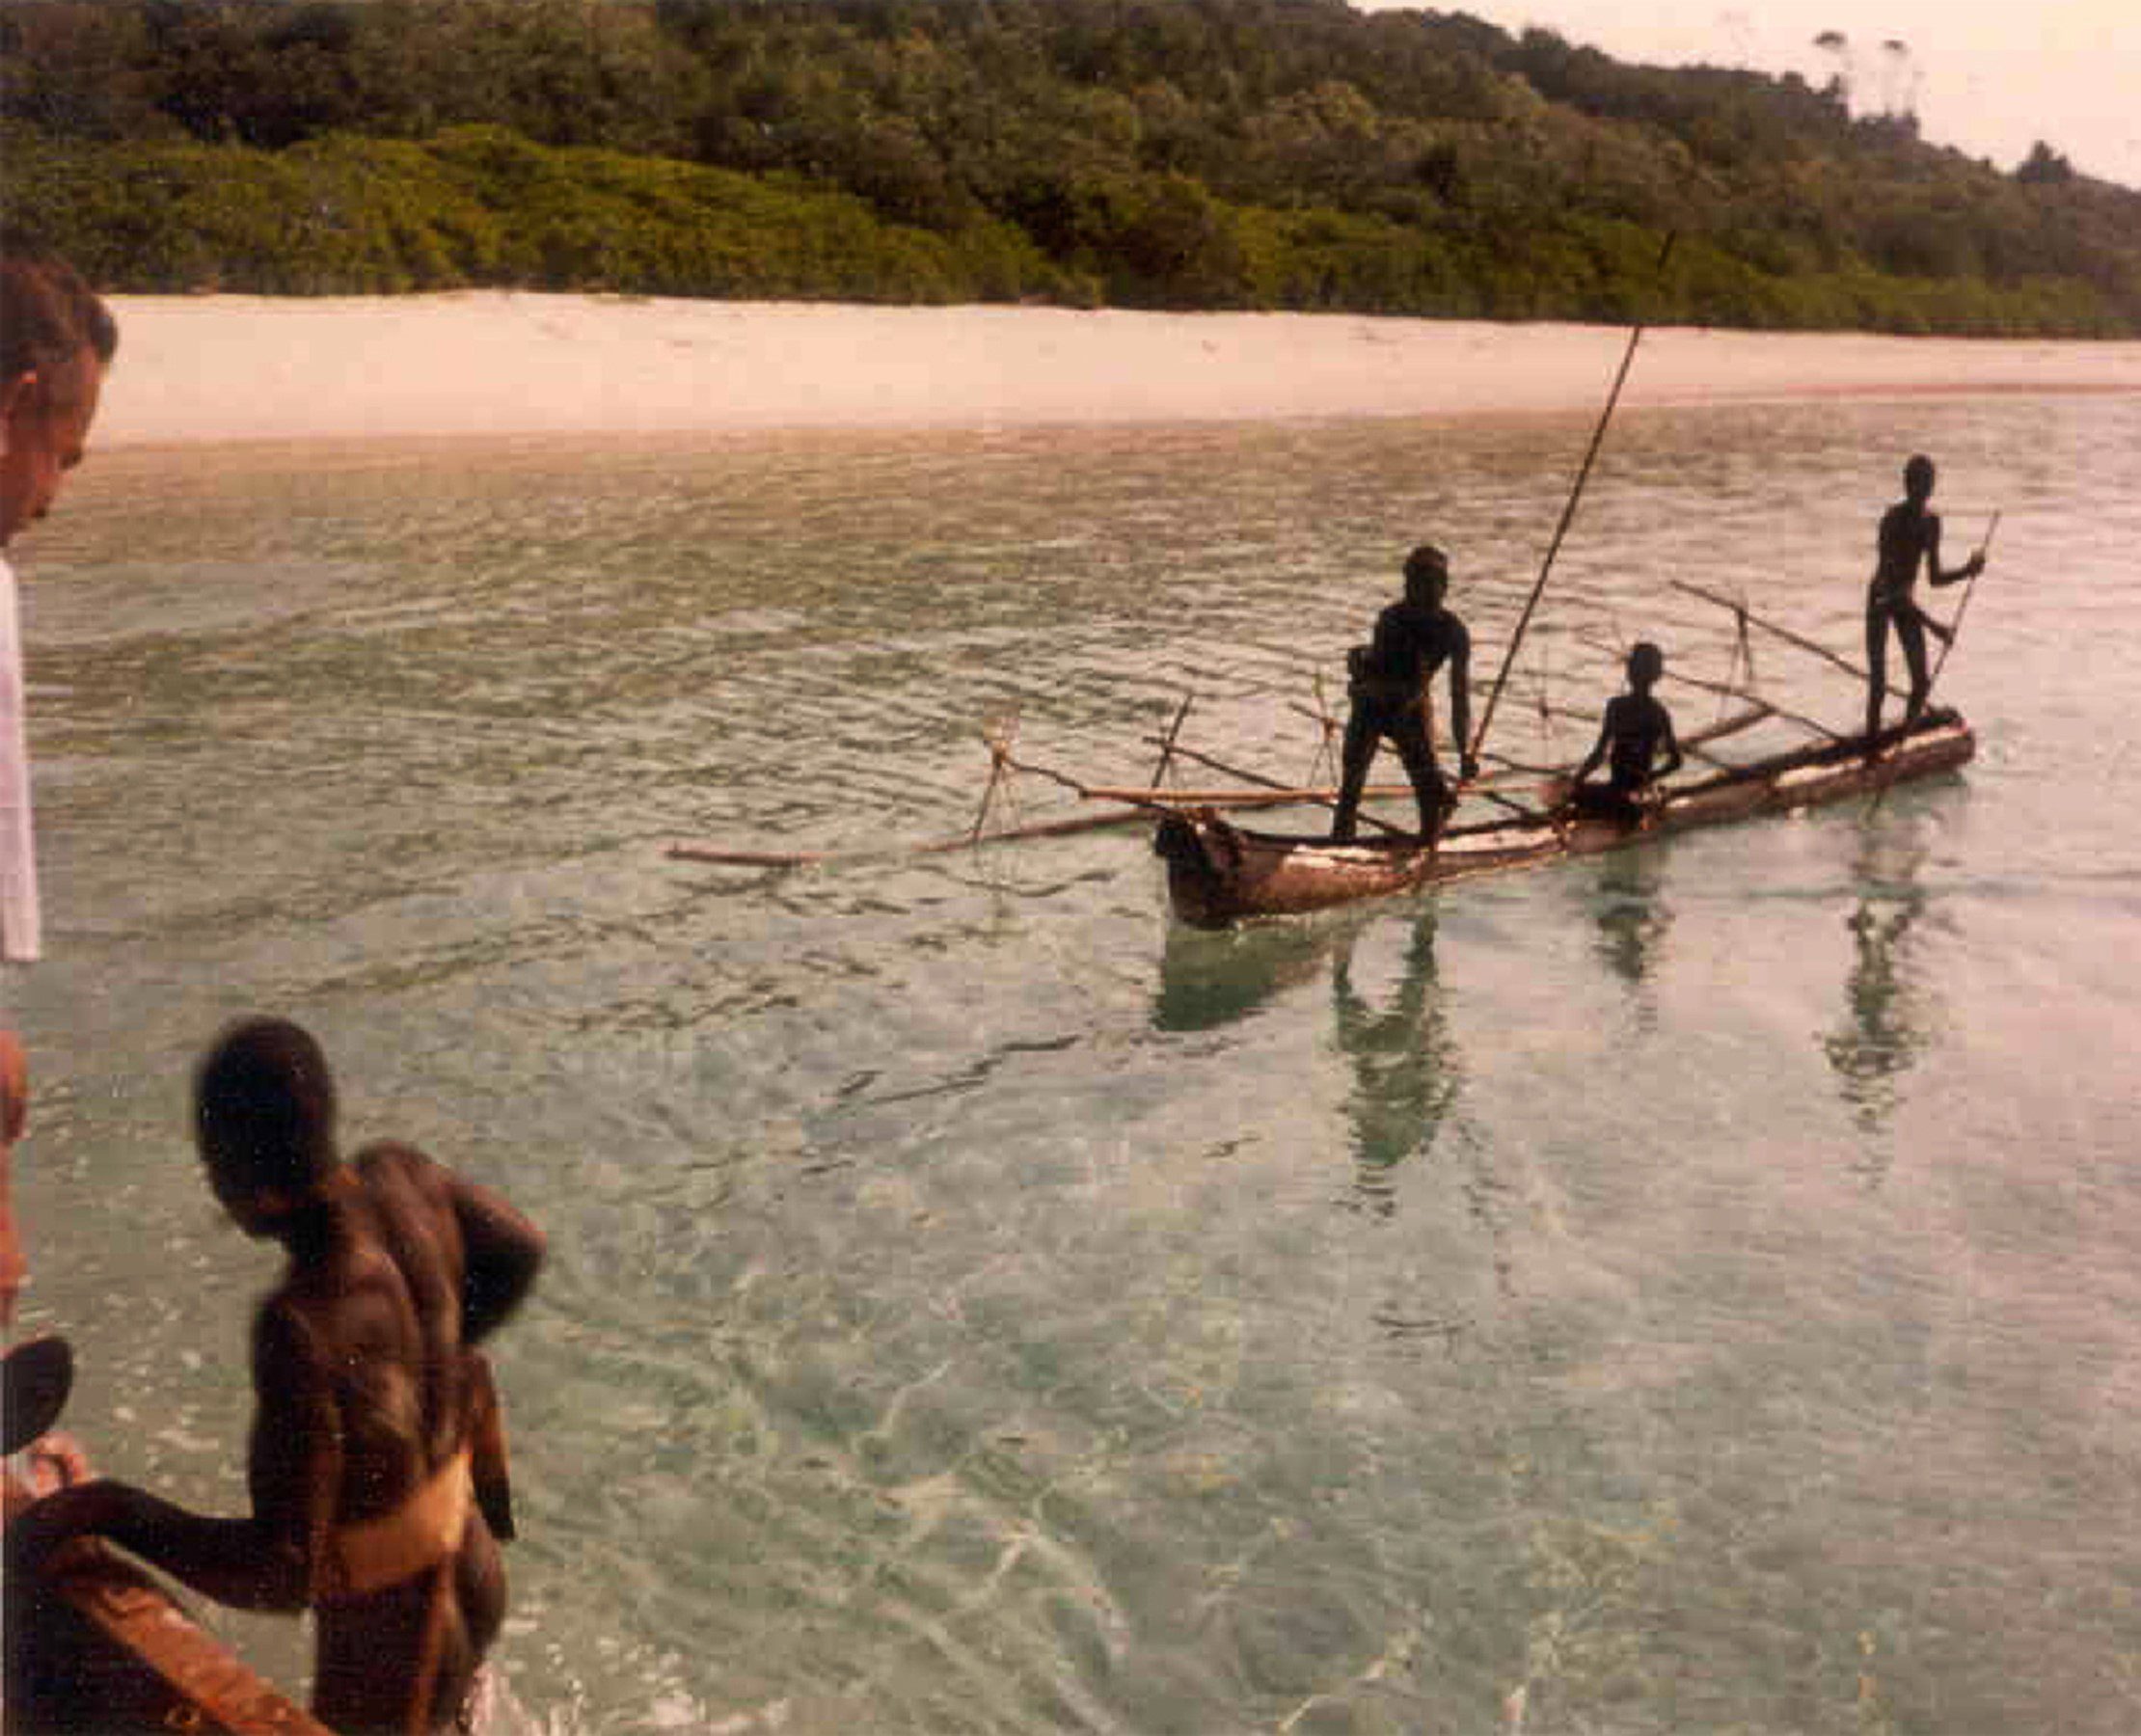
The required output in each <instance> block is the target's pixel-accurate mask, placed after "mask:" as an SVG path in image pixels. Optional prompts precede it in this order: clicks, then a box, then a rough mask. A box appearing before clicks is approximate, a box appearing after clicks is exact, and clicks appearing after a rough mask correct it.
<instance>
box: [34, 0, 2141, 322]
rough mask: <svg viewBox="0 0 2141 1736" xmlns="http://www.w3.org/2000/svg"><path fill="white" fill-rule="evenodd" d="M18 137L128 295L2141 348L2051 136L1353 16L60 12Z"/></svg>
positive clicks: (281, 8) (1267, 1) (44, 234)
mask: <svg viewBox="0 0 2141 1736" xmlns="http://www.w3.org/2000/svg"><path fill="white" fill-rule="evenodd" d="M2055 119H2056V118H2050V120H2048V121H2047V125H2049V124H2050V122H2051V120H2055ZM0 129H4V137H0V148H4V149H5V151H6V161H7V178H8V195H9V197H8V206H9V211H8V216H9V221H10V223H11V225H12V226H14V227H15V228H16V229H18V230H26V231H30V232H31V233H32V234H33V235H34V236H36V237H37V238H39V239H41V240H43V241H45V242H47V243H49V244H50V245H53V246H55V247H57V248H59V249H61V250H62V251H64V252H65V253H67V254H68V256H69V257H71V258H74V259H75V260H77V261H78V262H79V263H80V264H81V265H82V266H83V267H84V269H85V270H86V271H87V272H88V273H89V274H90V275H91V276H92V277H93V278H94V279H95V281H96V282H97V283H98V284H99V285H101V286H102V287H104V288H107V289H109V290H113V291H118V292H125V293H150V292H195V291H214V290H225V291H245V292H253V293H264V294H284V295H293V294H294V295H310V294H347V293H365V294H372V293H392V292H403V291H414V290H440V289H451V288H460V287H471V286H511V287H521V288H528V289H546V290H575V291H604V292H616V293H624V294H637V295H665V296H697V297H715V298H751V299H816V300H841V301H855V302H878V303H918V302H931V303H952V302H1032V303H1040V304H1052V305H1061V306H1074V307H1100V306H1111V307H1126V308H1150V309H1268V310H1286V311H1300V312H1316V311H1330V312H1358V313H1379V314H1414V315H1425V316H1442V317H1470V318H1491V319H1572V320H1626V319H1637V318H1640V319H1644V320H1649V321H1657V322H1667V321H1669V322H1675V323H1685V324H1704V325H1719V326H1737V327H1754V328H1771V329H1799V330H1835V329H1859V330H1873V331H1885V332H1922V333H1943V334H1960V335H1986V336H2059V337H2133V336H2136V335H2141V192H2137V191H2135V190H2134V189H2131V188H2127V187H2123V186H2119V185H2116V184H2113V183H2110V182H2106V181H2102V180H2098V179H2094V178H2092V177H2090V176H2084V175H2081V174H2078V173H2076V172H2075V171H2074V169H2073V166H2072V165H2071V164H2070V163H2069V162H2068V161H2067V160H2066V159H2065V158H2064V157H2063V156H2062V155H2061V154H2060V153H2059V151H2058V150H2057V149H2054V148H2053V146H2052V145H2051V144H2048V143H2046V144H2040V145H2039V146H2038V147H2037V148H2036V149H2034V150H2033V151H2032V152H2031V153H2030V155H2029V157H2028V158H2027V160H2025V161H2024V162H2023V163H2021V164H2020V165H2019V167H2018V168H2016V169H2015V170H2013V171H2003V170H2001V169H1999V168H1996V167H1995V166H1993V165H1992V164H1991V163H1988V162H1985V161H1982V160H1978V159H1974V158H1972V157H1970V156H1968V155H1966V154H1965V153H1963V152H1961V151H1958V150H1954V149H1945V148H1942V147H1939V146H1938V145H1935V144H1932V143H1930V142H1928V141H1927V140H1925V139H1924V138H1923V137H1921V136H1920V132H1919V128H1918V125H1917V122H1916V120H1915V117H1914V116H1913V115H1912V114H1911V113H1909V112H1886V113H1879V114H1870V113H1855V112H1854V104H1853V101H1852V92H1851V91H1850V89H1849V88H1848V84H1847V81H1846V80H1845V79H1844V78H1843V77H1842V76H1841V75H1839V76H1838V77H1837V78H1835V79H1833V80H1831V81H1830V83H1829V85H1828V86H1827V87H1826V88H1817V87H1816V86H1815V85H1813V84H1811V83H1810V82H1808V81H1807V80H1805V79H1804V78H1802V77H1800V76H1799V75H1797V74H1791V75H1787V76H1784V77H1781V78H1777V77H1772V76H1769V75H1767V74H1759V73H1754V72H1749V71H1742V70H1731V69H1724V68H1670V69H1668V68H1654V67H1642V66H1632V65H1627V64H1623V63H1620V62H1617V61H1614V60H1613V59H1611V58H1609V57H1607V56H1606V55H1603V54H1601V53H1598V52H1597V51H1595V50H1592V49H1589V48H1585V47H1582V46H1579V45H1575V44H1572V43H1570V42H1568V41H1564V40H1563V39H1561V38H1560V37H1558V36H1557V35H1554V34H1553V33H1551V32H1546V31H1539V30H1530V31H1526V32H1524V33H1523V34H1522V35H1518V36H1512V35H1510V34H1508V33H1506V32H1504V31H1502V30H1500V29H1498V28H1496V27H1494V26H1492V25H1490V24H1487V23H1484V22H1482V21H1481V20H1479V19H1477V18H1474V17H1470V16H1467V15H1465V14H1458V13H1436V12H1377V13H1372V14H1369V13H1359V12H1355V11H1354V10H1352V9H1351V8H1350V7H1349V6H1347V5H1345V4H1344V3H1343V0H254V3H250V4H209V3H207V0H84V3H80V4H74V3H69V0H38V3H34V4H21V3H15V4H10V5H9V6H7V7H6V9H5V10H4V11H0ZM1668 236H1670V237H1671V238H1672V242H1673V245H1672V246H1671V247H1670V248H1669V249H1668V248H1667V246H1666V241H1667V237H1668Z"/></svg>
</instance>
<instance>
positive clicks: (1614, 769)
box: [1568, 639, 1683, 826]
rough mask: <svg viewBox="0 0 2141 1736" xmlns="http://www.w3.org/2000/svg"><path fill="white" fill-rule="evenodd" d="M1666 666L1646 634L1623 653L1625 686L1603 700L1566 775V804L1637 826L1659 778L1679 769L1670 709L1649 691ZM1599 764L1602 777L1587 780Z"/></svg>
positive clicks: (1593, 815)
mask: <svg viewBox="0 0 2141 1736" xmlns="http://www.w3.org/2000/svg"><path fill="white" fill-rule="evenodd" d="M1665 672H1666V654H1665V653H1664V652H1663V651H1661V650H1659V649H1658V647H1657V646H1656V645H1654V644H1652V643H1650V642H1649V640H1647V639H1645V640H1644V641H1643V642H1642V643H1640V644H1639V645H1637V646H1636V647H1635V648H1634V649H1632V650H1631V651H1630V652H1629V653H1628V691H1627V692H1625V693H1615V694H1614V695H1613V698H1611V699H1609V700H1608V701H1607V702H1606V716H1605V719H1603V720H1602V721H1601V722H1600V724H1599V728H1598V741H1597V742H1596V743H1595V744H1594V745H1593V746H1592V747H1591V750H1590V752H1589V754H1588V755H1587V756H1585V760H1584V763H1583V764H1582V765H1580V766H1578V767H1577V768H1576V774H1575V776H1574V777H1573V778H1572V779H1571V780H1570V787H1569V798H1568V799H1569V804H1570V805H1571V806H1572V807H1573V808H1574V809H1575V810H1576V811H1577V813H1579V814H1582V815H1585V816H1587V817H1589V818H1592V819H1597V820H1612V821H1613V822H1615V823H1616V824H1618V825H1621V826H1636V825H1640V823H1641V821H1642V818H1643V816H1644V814H1645V813H1646V812H1647V811H1648V810H1649V808H1650V806H1651V805H1652V803H1653V802H1654V801H1655V800H1656V796H1657V790H1656V785H1657V782H1658V779H1660V778H1661V777H1666V776H1668V775H1670V774H1671V773H1674V772H1677V771H1679V770H1680V767H1681V765H1682V764H1683V758H1682V755H1681V752H1680V743H1679V740H1678V739H1677V738H1676V737H1675V736H1674V735H1673V733H1672V714H1671V713H1670V712H1668V711H1667V710H1666V708H1665V706H1664V705H1662V704H1660V703H1659V700H1658V697H1657V695H1656V694H1655V693H1653V692H1651V690H1652V689H1653V688H1655V687H1656V686H1657V685H1658V678H1659V677H1660V676H1662V675H1663V674H1664V673H1665ZM1601 765H1603V766H1605V768H1606V781H1605V783H1603V784H1598V783H1593V782H1591V781H1590V778H1591V773H1594V772H1596V771H1597V770H1598V768H1599V767H1600V766H1601Z"/></svg>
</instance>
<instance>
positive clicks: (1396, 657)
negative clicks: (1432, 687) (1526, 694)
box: [1331, 543, 1479, 844]
mask: <svg viewBox="0 0 2141 1736" xmlns="http://www.w3.org/2000/svg"><path fill="white" fill-rule="evenodd" d="M1449 589H1450V562H1449V561H1448V560H1447V559H1446V558H1445V557H1444V556H1443V553H1442V551H1441V550H1440V549H1437V548H1432V547H1430V546H1428V545H1427V544H1424V543H1423V544H1422V545H1421V546H1420V547H1419V548H1417V549H1415V550H1414V551H1413V552H1412V554H1411V555H1409V556H1406V559H1405V597H1404V601H1402V602H1400V603H1393V604H1392V605H1391V606H1390V607H1389V608H1388V609H1386V610H1383V612H1382V613H1381V614H1380V615H1378V616H1377V617H1376V619H1375V635H1374V637H1373V638H1372V639H1371V640H1370V641H1369V643H1368V644H1366V645H1360V646H1357V647H1355V649H1354V650H1353V652H1352V653H1351V655H1350V656H1349V657H1348V658H1347V660H1346V662H1347V665H1348V667H1349V668H1350V669H1351V672H1352V684H1351V688H1350V692H1351V695H1352V701H1353V708H1352V711H1351V713H1350V714H1349V715H1348V716H1347V718H1346V720H1345V749H1344V762H1343V764H1344V771H1343V775H1342V777H1341V779H1340V783H1339V799H1338V812H1337V814H1336V815H1335V816H1334V818H1333V820H1332V824H1331V837H1332V839H1333V840H1334V841H1335V842H1338V843H1341V844H1343V843H1349V842H1351V840H1352V838H1353V835H1354V822H1355V818H1356V816H1357V815H1358V813H1359V811H1360V805H1361V792H1362V790H1363V789H1365V788H1366V787H1367V784H1368V769H1369V765H1370V764H1371V763H1372V762H1373V760H1374V758H1375V747H1376V745H1377V743H1379V742H1380V741H1382V740H1384V739H1385V738H1388V739H1389V741H1390V744H1391V746H1394V747H1396V749H1397V757H1398V758H1399V759H1400V760H1401V761H1403V762H1404V766H1405V775H1406V776H1407V777H1409V778H1411V779H1412V785H1413V796H1414V799H1415V800H1417V801H1418V802H1419V803H1420V835H1421V836H1422V837H1423V838H1426V839H1432V838H1434V837H1435V836H1436V835H1437V834H1438V833H1440V832H1441V830H1442V827H1443V822H1444V821H1445V820H1446V819H1448V818H1449V816H1450V809H1451V808H1452V807H1454V806H1455V805H1456V800H1457V799H1456V797H1455V796H1454V795H1453V794H1451V792H1450V785H1449V784H1448V783H1447V782H1446V781H1445V780H1444V778H1443V775H1442V772H1441V770H1440V769H1439V768H1438V767H1437V766H1436V764H1435V747H1434V738H1435V731H1434V713H1433V709H1432V707H1431V705H1430V703H1429V699H1428V692H1427V684H1428V683H1429V682H1430V681H1432V680H1433V679H1434V675H1435V671H1436V670H1437V669H1440V668H1443V667H1445V666H1447V667H1448V669H1449V671H1450V677H1449V679H1450V727H1451V728H1452V729H1453V730H1454V731H1455V732H1456V737H1457V749H1458V771H1459V774H1460V775H1461V776H1464V777H1476V776H1477V775H1478V772H1479V767H1478V762H1477V761H1476V760H1475V759H1474V758H1473V757H1472V748H1471V740H1472V687H1471V678H1472V637H1471V635H1469V634H1468V633H1466V631H1465V624H1464V623H1463V622H1462V621H1460V620H1459V619H1458V618H1457V617H1456V616H1455V615H1453V614H1451V613H1450V610H1447V609H1445V608H1444V607H1443V598H1444V597H1445V595H1447V594H1448V592H1449Z"/></svg>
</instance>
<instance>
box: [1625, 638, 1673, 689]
mask: <svg viewBox="0 0 2141 1736" xmlns="http://www.w3.org/2000/svg"><path fill="white" fill-rule="evenodd" d="M1665 672H1666V654H1665V653H1664V652H1663V651H1661V650H1659V649H1658V647H1657V646H1656V645H1654V644H1652V643H1651V642H1650V641H1649V640H1648V639H1644V640H1642V641H1641V642H1640V644H1638V645H1637V646H1636V647H1635V648H1634V649H1633V650H1631V651H1630V652H1629V653H1628V685H1629V686H1630V687H1632V688H1635V689H1636V690H1637V691H1639V692H1640V691H1642V690H1643V689H1646V688H1653V687H1656V686H1657V685H1658V677H1659V676H1661V675H1663V674H1664V673H1665Z"/></svg>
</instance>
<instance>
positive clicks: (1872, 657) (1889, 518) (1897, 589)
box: [1866, 452, 1985, 753]
mask: <svg viewBox="0 0 2141 1736" xmlns="http://www.w3.org/2000/svg"><path fill="white" fill-rule="evenodd" d="M1933 482H1934V471H1933V460H1932V459H1930V458H1928V457H1927V456H1926V455H1925V454H1924V453H1923V452H1920V453H1919V454H1918V455H1917V456H1916V457H1914V458H1912V459H1911V461H1910V462H1909V463H1908V464H1906V465H1905V466H1904V467H1903V499H1902V500H1900V501H1898V502H1896V503H1895V504H1894V505H1893V506H1891V507H1889V508H1888V510H1887V511H1886V512H1884V513H1883V514H1882V517H1881V535H1880V545H1879V547H1880V559H1879V563H1878V564H1877V565H1876V566H1875V568H1874V576H1873V583H1872V584H1870V585H1869V586H1868V587H1867V590H1866V672H1867V677H1868V681H1869V686H1868V688H1867V691H1866V751H1867V752H1869V753H1871V752H1872V751H1873V745H1874V738H1875V737H1876V736H1877V735H1879V734H1880V733H1881V707H1882V703H1883V701H1884V700H1885V699H1886V698H1887V697H1888V630H1889V628H1890V627H1893V628H1894V629H1895V633H1896V638H1897V639H1898V640H1899V641H1900V642H1901V644H1902V646H1903V658H1904V662H1905V663H1906V664H1907V665H1910V669H1911V695H1910V698H1909V699H1908V701H1906V703H1905V706H1904V713H1903V720H1904V726H1905V727H1906V728H1909V727H1910V726H1911V724H1912V723H1915V722H1916V721H1917V720H1918V717H1919V715H1920V714H1921V713H1922V712H1923V711H1924V710H1925V702H1926V696H1927V695H1928V694H1929V693H1930V692H1932V691H1933V677H1932V676H1931V675H1930V674H1929V673H1928V672H1927V670H1926V662H1925V636H1926V635H1927V634H1928V633H1931V634H1932V635H1933V636H1934V637H1936V638H1938V639H1939V640H1940V642H1941V643H1942V644H1945V643H1946V642H1947V641H1948V638H1949V637H1950V636H1949V632H1948V629H1946V628H1945V627H1943V626H1941V625H1940V623H1939V622H1938V621H1936V620H1935V619H1934V618H1933V617H1932V616H1931V615H1929V614H1927V613H1926V612H1925V610H1922V609H1920V608H1919V607H1918V600H1917V597H1916V596H1915V595H1914V594H1913V591H1912V586H1913V585H1914V584H1915V583H1916V581H1917V577H1918V568H1919V566H1920V565H1923V566H1924V568H1925V575H1926V578H1927V579H1929V580H1930V581H1931V582H1932V583H1934V584H1936V585H1942V584H1954V583H1957V582H1958V581H1960V580H1964V579H1975V578H1976V577H1977V576H1978V574H1980V573H1982V572H1983V571H1984V570H1985V551H1984V550H1982V549H1980V550H1979V551H1978V552H1977V553H1976V554H1974V555H1972V556H1970V557H1969V559H1967V560H1965V562H1964V563H1963V564H1962V565H1961V566H1959V567H1950V568H1943V567H1942V566H1941V565H1940V517H1939V514H1938V513H1935V512H1929V511H1927V510H1926V502H1928V501H1930V500H1932V499H1933Z"/></svg>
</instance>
